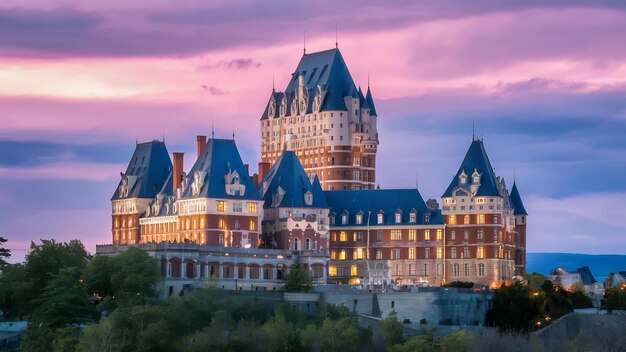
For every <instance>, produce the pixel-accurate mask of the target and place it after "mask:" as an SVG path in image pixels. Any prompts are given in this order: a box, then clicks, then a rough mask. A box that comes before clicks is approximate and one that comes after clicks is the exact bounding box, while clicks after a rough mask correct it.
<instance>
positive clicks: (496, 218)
mask: <svg viewBox="0 0 626 352" xmlns="http://www.w3.org/2000/svg"><path fill="white" fill-rule="evenodd" d="M493 223H494V224H497V223H498V215H497V214H494V215H493Z"/></svg>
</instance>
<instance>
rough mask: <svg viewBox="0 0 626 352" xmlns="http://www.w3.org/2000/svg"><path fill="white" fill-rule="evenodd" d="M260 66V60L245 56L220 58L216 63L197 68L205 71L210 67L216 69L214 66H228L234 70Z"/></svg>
mask: <svg viewBox="0 0 626 352" xmlns="http://www.w3.org/2000/svg"><path fill="white" fill-rule="evenodd" d="M259 67H261V63H260V62H256V61H254V60H252V58H247V59H232V60H228V61H225V60H220V61H218V62H217V63H216V64H210V63H207V64H204V65H201V66H198V70H200V71H206V70H212V69H216V68H229V69H235V70H247V69H250V68H259Z"/></svg>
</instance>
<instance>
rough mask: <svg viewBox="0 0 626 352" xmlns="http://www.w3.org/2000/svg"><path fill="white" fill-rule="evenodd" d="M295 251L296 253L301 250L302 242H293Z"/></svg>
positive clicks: (296, 240) (295, 240)
mask: <svg viewBox="0 0 626 352" xmlns="http://www.w3.org/2000/svg"><path fill="white" fill-rule="evenodd" d="M293 250H294V251H299V250H300V240H298V239H297V238H296V239H294V240H293Z"/></svg>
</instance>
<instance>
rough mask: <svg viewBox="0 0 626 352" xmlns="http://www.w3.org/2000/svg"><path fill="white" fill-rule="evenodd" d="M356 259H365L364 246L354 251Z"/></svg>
mask: <svg viewBox="0 0 626 352" xmlns="http://www.w3.org/2000/svg"><path fill="white" fill-rule="evenodd" d="M354 259H363V248H357V249H356V251H354Z"/></svg>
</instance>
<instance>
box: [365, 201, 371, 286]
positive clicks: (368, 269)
mask: <svg viewBox="0 0 626 352" xmlns="http://www.w3.org/2000/svg"><path fill="white" fill-rule="evenodd" d="M371 215H372V211H371V210H368V211H367V253H366V256H365V259H366V264H367V284H368V285H369V286H370V287H371V285H372V277H371V275H370V216H371Z"/></svg>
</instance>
